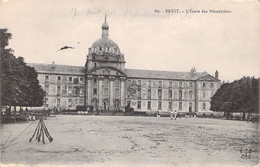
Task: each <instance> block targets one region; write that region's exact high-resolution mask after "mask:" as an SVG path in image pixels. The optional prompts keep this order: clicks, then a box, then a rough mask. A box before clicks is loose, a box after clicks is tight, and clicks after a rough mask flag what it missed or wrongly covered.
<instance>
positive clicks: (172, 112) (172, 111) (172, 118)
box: [170, 110, 173, 120]
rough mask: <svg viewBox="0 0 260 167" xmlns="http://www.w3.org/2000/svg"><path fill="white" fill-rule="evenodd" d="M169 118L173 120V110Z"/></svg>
mask: <svg viewBox="0 0 260 167" xmlns="http://www.w3.org/2000/svg"><path fill="white" fill-rule="evenodd" d="M170 116H171V120H173V111H172V110H171V112H170Z"/></svg>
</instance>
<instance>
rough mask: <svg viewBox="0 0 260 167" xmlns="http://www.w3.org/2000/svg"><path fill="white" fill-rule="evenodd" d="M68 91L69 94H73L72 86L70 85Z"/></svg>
mask: <svg viewBox="0 0 260 167" xmlns="http://www.w3.org/2000/svg"><path fill="white" fill-rule="evenodd" d="M68 93H69V95H71V94H72V86H69V90H68Z"/></svg>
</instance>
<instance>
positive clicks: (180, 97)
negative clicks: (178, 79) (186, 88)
mask: <svg viewBox="0 0 260 167" xmlns="http://www.w3.org/2000/svg"><path fill="white" fill-rule="evenodd" d="M179 99H180V100H181V99H182V91H181V90H180V91H179Z"/></svg>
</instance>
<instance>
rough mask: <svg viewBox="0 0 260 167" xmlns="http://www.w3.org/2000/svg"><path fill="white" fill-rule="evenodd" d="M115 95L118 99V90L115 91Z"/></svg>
mask: <svg viewBox="0 0 260 167" xmlns="http://www.w3.org/2000/svg"><path fill="white" fill-rule="evenodd" d="M115 93H116V97H119V89H116V90H115Z"/></svg>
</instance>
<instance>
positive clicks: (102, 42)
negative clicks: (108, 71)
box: [91, 37, 120, 53]
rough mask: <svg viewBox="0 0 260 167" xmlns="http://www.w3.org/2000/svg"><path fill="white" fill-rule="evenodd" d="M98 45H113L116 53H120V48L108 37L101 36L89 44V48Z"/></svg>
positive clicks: (104, 46)
mask: <svg viewBox="0 0 260 167" xmlns="http://www.w3.org/2000/svg"><path fill="white" fill-rule="evenodd" d="M99 47H103V48H107V47H110V48H111V47H113V48H116V49H117V52H118V53H120V49H119V47H118V46H117V44H116V43H115V42H114V41H112V40H111V39H109V38H108V37H102V38H100V39H98V40H96V41H95V42H94V43H93V44H92V46H91V48H97V49H99Z"/></svg>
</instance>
